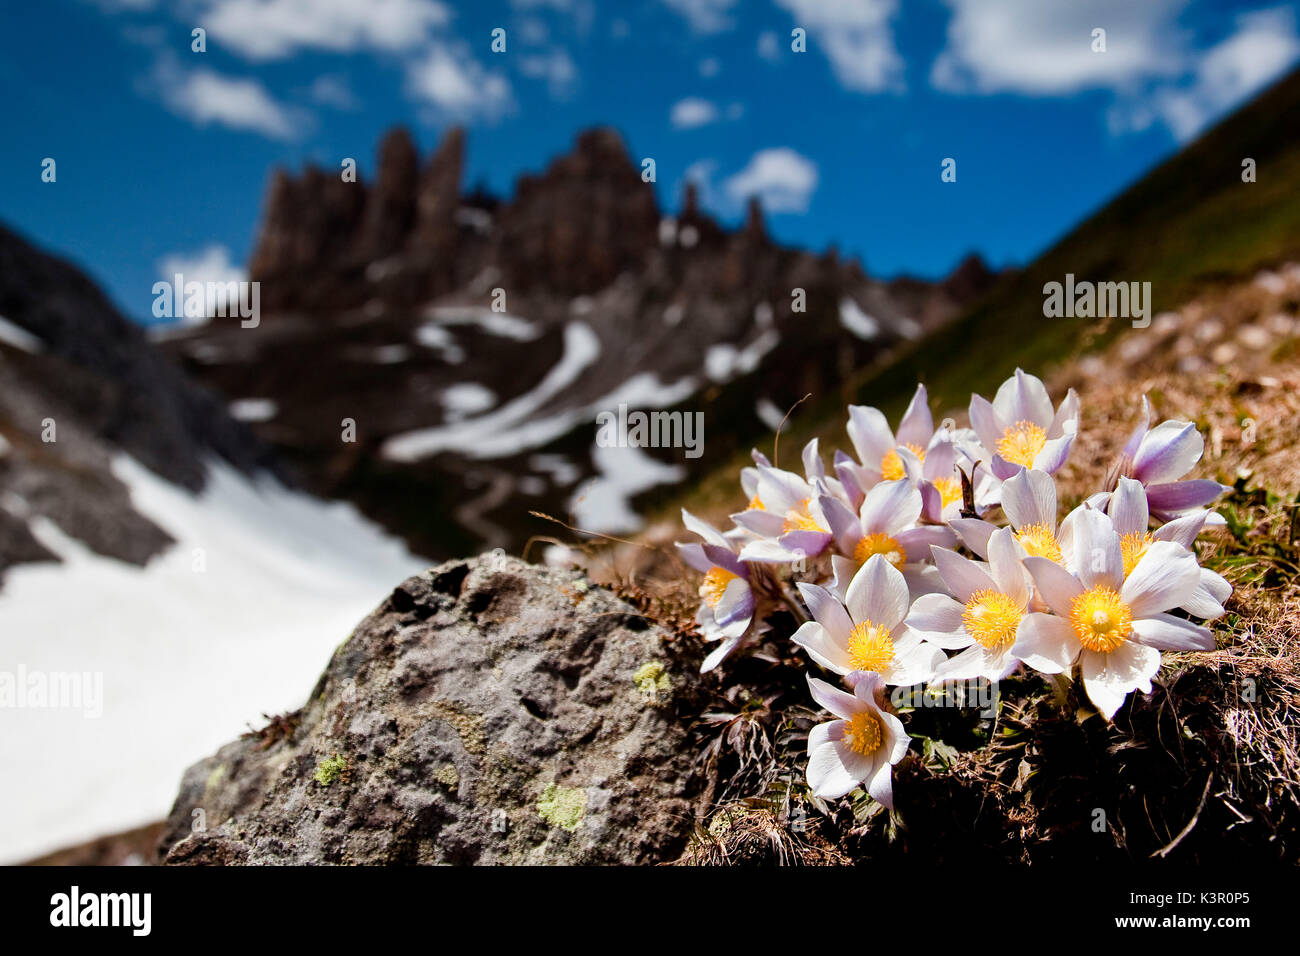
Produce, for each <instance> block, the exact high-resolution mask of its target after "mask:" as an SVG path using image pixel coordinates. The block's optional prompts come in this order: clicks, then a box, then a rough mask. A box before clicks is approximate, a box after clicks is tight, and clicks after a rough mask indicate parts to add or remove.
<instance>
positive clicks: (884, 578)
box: [844, 554, 909, 631]
mask: <svg viewBox="0 0 1300 956" xmlns="http://www.w3.org/2000/svg"><path fill="white" fill-rule="evenodd" d="M844 603H845V605H846V607H847V608H848V611H849V615H850V616H851V617H852V618H853V621H854V623H855V624H861V623H863V622H864V621H870V622H871V623H872V624H875V625H877V626H883V627H885V628H887V629H889V630H891V631H892V630H893V629H894V628H896V627H897V626H898V625H899V624H900V623H901V622H902V620H903V618H905V617H906V616H907V608H908V604H909V595H908V592H907V582H906V581H904V580H903V575H902V574H900V573H899V571H898V569H897V568H896V567H894V566H893V565H892V564H890V563H889V562H888V561H887V560H885V558H884V556H883V555H879V554H873V555H872V556H871V557H870V558H868V559H867V563H866V564H864V565H863V566H862V568H861V569H860V570H859V571H858V573H857V574H855V575H854V576H853V580H852V581H850V582H849V591H848V594H846V595H845V601H844Z"/></svg>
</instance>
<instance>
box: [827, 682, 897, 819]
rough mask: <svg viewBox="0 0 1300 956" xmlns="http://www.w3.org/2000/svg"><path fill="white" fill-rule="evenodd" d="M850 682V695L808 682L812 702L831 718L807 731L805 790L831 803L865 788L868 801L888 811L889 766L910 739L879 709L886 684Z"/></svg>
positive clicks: (890, 804) (891, 788)
mask: <svg viewBox="0 0 1300 956" xmlns="http://www.w3.org/2000/svg"><path fill="white" fill-rule="evenodd" d="M852 684H853V693H851V694H849V693H845V692H844V691H842V690H838V689H837V688H835V687H833V686H831V685H830V684H828V683H826V682H825V681H822V680H818V679H817V678H815V677H809V678H808V690H809V691H810V692H811V693H812V696H813V700H815V701H817V703H819V704H821V705H822V706H823V707H825V708H826V709H827V710H829V711H830V712H831V713H832V714H834V715H835V718H836V719H835V720H831V721H828V722H826V723H824V724H818V725H817V726H815V727H813V729H812V730H810V731H809V732H808V786H809V787H811V788H812V791H813V793H814V794H815V795H817V796H819V797H822V798H824V799H827V800H835V799H838V798H840V797H842V796H844V795H845V794H846V793H848V792H849V791H850V790H853V789H854V788H856V787H859V786H862V785H864V784H865V785H866V788H867V793H869V794H870V795H871V797H872V799H874V800H875V801H876V802H877V803H881V804H883V805H884V806H886V807H889V808H891V809H892V808H893V806H894V781H893V767H894V764H896V763H898V762H899V761H900V760H902V759H903V755H904V754H906V753H907V748H908V745H909V744H910V742H911V738H909V737H908V736H907V731H906V730H904V729H903V722H902V721H901V720H899V719H898V718H897V717H895V716H894V715H893V714H891V713H889V712H888V711H886V710H885V709H884V694H885V682H884V681H883V680H882V679H881V677H880V675H879V674H873V673H870V672H864V673H862V674H859V675H857V676H856V679H854V680H853V681H852Z"/></svg>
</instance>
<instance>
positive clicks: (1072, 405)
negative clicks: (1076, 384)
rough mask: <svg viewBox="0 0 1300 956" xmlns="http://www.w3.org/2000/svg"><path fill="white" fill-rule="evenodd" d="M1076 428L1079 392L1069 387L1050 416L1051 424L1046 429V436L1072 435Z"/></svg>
mask: <svg viewBox="0 0 1300 956" xmlns="http://www.w3.org/2000/svg"><path fill="white" fill-rule="evenodd" d="M1078 430H1079V393H1078V392H1076V391H1075V390H1074V389H1070V390H1069V391H1068V392H1066V393H1065V398H1064V399H1063V400H1062V401H1061V407H1060V408H1058V409H1057V410H1056V415H1055V416H1054V417H1053V418H1052V424H1051V425H1050V426H1049V427H1048V429H1047V437H1048V438H1059V437H1060V436H1062V435H1073V434H1074V433H1075V432H1077V431H1078Z"/></svg>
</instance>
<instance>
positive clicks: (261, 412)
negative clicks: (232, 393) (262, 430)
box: [229, 398, 280, 422]
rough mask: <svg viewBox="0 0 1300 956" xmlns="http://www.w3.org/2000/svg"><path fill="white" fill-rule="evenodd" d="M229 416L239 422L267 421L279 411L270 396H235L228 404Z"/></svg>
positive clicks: (278, 407)
mask: <svg viewBox="0 0 1300 956" xmlns="http://www.w3.org/2000/svg"><path fill="white" fill-rule="evenodd" d="M229 411H230V417H231V418H234V419H236V420H238V421H241V422H269V421H270V420H271V419H272V418H274V417H275V416H276V415H277V414H279V412H280V406H279V405H277V404H276V402H275V400H274V399H271V398H237V399H235V400H234V401H233V402H231V403H230V405H229Z"/></svg>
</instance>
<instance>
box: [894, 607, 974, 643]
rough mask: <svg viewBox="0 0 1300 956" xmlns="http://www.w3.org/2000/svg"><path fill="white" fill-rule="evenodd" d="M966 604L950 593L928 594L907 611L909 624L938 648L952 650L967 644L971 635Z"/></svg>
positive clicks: (915, 631) (913, 630) (911, 628)
mask: <svg viewBox="0 0 1300 956" xmlns="http://www.w3.org/2000/svg"><path fill="white" fill-rule="evenodd" d="M965 610H966V609H965V607H963V606H962V605H961V604H960V603H958V602H957V601H954V600H953V599H952V598H950V597H948V595H946V594H926V595H924V596H922V597H919V598H917V599H916V601H915V602H914V603H913V604H912V610H911V611H909V612H908V614H907V626H908V628H909V629H910V630H911V631H912V632H913V633H915V634H920V635H921V637H922V638H924V639H925V640H926V641H928V642H930V643H931V644H934V645H936V646H937V647H943V648H947V649H949V650H952V649H955V648H959V647H967V646H968V645H969V644H970V642H971V636H970V635H969V634H967V633H966V629H965V624H964V623H963V615H964V612H965Z"/></svg>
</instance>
